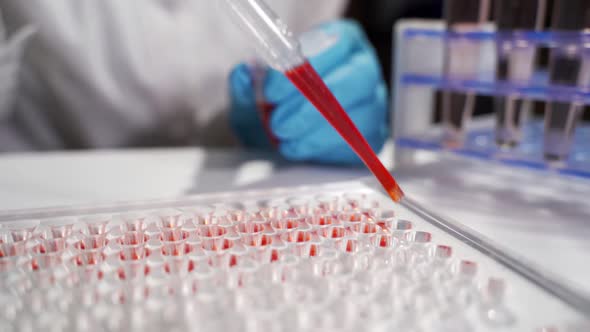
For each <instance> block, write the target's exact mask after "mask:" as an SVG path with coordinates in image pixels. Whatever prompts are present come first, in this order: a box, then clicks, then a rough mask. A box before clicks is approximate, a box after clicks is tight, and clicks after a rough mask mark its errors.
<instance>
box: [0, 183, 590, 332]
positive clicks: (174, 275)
mask: <svg viewBox="0 0 590 332" xmlns="http://www.w3.org/2000/svg"><path fill="white" fill-rule="evenodd" d="M589 303H590V302H589V301H588V299H586V298H584V297H583V296H581V295H579V294H578V293H576V291H575V290H571V289H569V288H568V287H567V285H565V284H562V283H560V282H559V280H556V279H554V278H552V277H551V276H550V274H548V273H546V272H542V271H538V270H535V269H534V267H531V266H528V265H527V264H525V263H523V262H522V261H520V260H518V259H517V258H514V257H513V256H511V255H509V254H507V253H505V252H503V251H502V250H501V249H500V248H498V247H496V246H495V245H494V244H493V242H492V241H488V240H487V239H485V238H482V237H480V236H478V235H477V234H475V233H473V232H472V231H470V230H469V229H468V228H466V227H464V226H462V225H460V224H457V223H454V222H450V221H448V220H445V219H444V218H441V217H438V216H436V215H435V214H433V213H431V212H430V211H428V210H426V209H424V208H423V207H421V206H419V205H417V204H416V203H415V202H413V201H412V200H411V198H406V199H405V200H404V201H403V202H402V204H395V203H393V202H392V201H391V200H390V199H389V198H388V197H387V196H386V194H384V193H383V192H382V191H380V190H379V189H378V186H377V185H376V184H375V183H374V182H373V181H369V180H367V181H352V182H343V183H336V184H327V185H317V186H305V187H292V188H278V189H272V190H266V191H247V192H233V193H214V194H207V195H199V196H190V197H181V198H176V199H169V200H157V201H143V202H131V203H119V204H112V205H96V206H82V207H66V208H52V209H38V210H21V211H12V212H5V213H4V214H2V213H0V330H1V331H41V330H47V331H77V330H84V331H162V330H168V331H196V330H198V331H263V330H264V331H423V332H427V331H454V332H460V331H531V332H532V331H570V332H573V331H580V332H581V331H587V328H588V325H584V324H586V320H587V315H588V314H589V312H590V306H589Z"/></svg>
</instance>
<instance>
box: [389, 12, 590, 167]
mask: <svg viewBox="0 0 590 332" xmlns="http://www.w3.org/2000/svg"><path fill="white" fill-rule="evenodd" d="M394 29H395V32H394V48H395V49H394V51H395V52H394V62H395V65H394V68H395V72H394V75H393V82H394V83H393V86H394V90H393V92H392V98H393V99H392V104H393V116H392V121H393V123H392V127H393V135H394V138H395V142H396V147H397V148H398V149H399V150H408V151H409V150H431V151H442V152H451V153H453V154H458V155H462V156H469V157H475V158H479V159H484V160H489V161H495V162H499V163H502V164H506V165H509V166H514V167H526V168H533V169H541V170H547V171H552V172H557V173H559V174H567V175H573V176H580V177H586V178H588V177H590V145H589V142H590V124H588V123H585V122H583V121H582V122H581V123H578V125H577V126H576V128H575V133H574V134H573V139H572V142H573V143H572V147H571V152H570V153H569V156H568V157H567V158H566V159H565V160H562V161H560V162H555V161H551V160H547V158H545V156H544V146H543V144H544V142H543V140H544V135H545V128H544V127H545V125H544V121H543V120H539V119H537V120H535V119H534V118H533V117H531V118H530V119H529V120H527V121H525V123H524V124H523V127H522V139H521V141H520V143H519V144H517V145H516V146H513V147H509V148H507V147H503V146H499V145H498V144H496V140H495V130H496V128H495V127H494V121H492V119H491V118H488V119H485V120H481V119H480V120H474V121H471V123H470V124H468V125H467V127H466V128H465V133H464V136H465V139H464V141H463V144H461V145H459V146H457V145H450V144H446V142H445V133H444V128H443V127H444V124H443V125H441V124H440V123H439V124H436V123H434V120H433V119H434V114H433V113H434V110H435V94H436V92H437V91H451V92H461V93H474V94H476V95H482V96H484V95H487V96H494V97H496V96H518V98H521V99H523V100H531V101H543V102H564V103H571V104H577V105H588V104H590V87H589V86H584V85H575V83H574V84H573V85H557V84H551V83H550V78H549V76H550V75H549V73H548V72H547V71H542V70H536V71H534V72H532V73H531V74H530V79H528V80H524V81H523V80H518V81H516V80H510V79H507V80H497V79H496V67H497V56H496V54H497V49H496V48H497V47H499V46H498V45H502V46H500V47H504V46H507V47H509V48H511V49H512V50H516V51H519V52H521V53H523V54H526V53H531V52H534V50H538V49H540V48H548V49H551V50H558V51H561V52H566V53H568V54H573V55H574V56H577V57H578V58H579V59H581V63H582V65H581V68H578V69H577V70H579V71H580V75H586V73H588V72H589V71H588V69H589V68H587V67H588V65H589V59H590V43H589V42H590V34H588V33H583V32H541V31H520V32H514V33H498V32H496V31H495V29H494V27H493V25H488V26H487V27H485V28H483V29H481V30H480V31H472V32H464V33H461V32H448V31H447V30H446V27H445V23H444V22H443V21H439V20H402V21H400V22H399V23H398V24H397V25H396V26H395V28H394ZM449 42H455V43H464V44H468V45H471V49H477V50H479V52H478V53H475V54H478V56H477V58H475V59H464V61H465V64H464V66H468V67H469V66H470V67H471V68H469V69H468V70H467V72H469V75H466V76H453V75H448V74H445V73H446V72H447V71H445V59H444V57H445V47H446V44H447V43H449ZM471 55H473V54H471ZM516 70H518V68H516ZM398 155H399V154H398ZM398 163H403V161H402V160H398Z"/></svg>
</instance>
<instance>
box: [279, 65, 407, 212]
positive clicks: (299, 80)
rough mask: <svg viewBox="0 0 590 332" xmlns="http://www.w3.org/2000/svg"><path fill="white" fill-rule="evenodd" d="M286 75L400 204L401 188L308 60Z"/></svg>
mask: <svg viewBox="0 0 590 332" xmlns="http://www.w3.org/2000/svg"><path fill="white" fill-rule="evenodd" d="M285 74H286V75H287V77H288V78H289V80H291V82H292V83H293V84H294V85H295V86H296V87H297V89H299V91H301V93H303V95H304V96H305V97H306V98H307V99H308V100H309V101H310V102H311V103H312V104H313V105H314V106H315V107H316V108H317V109H318V110H319V111H320V112H321V113H322V115H323V116H324V117H325V118H326V120H328V122H330V124H331V125H332V126H333V127H334V128H336V130H337V131H338V132H339V133H340V135H341V136H342V137H343V138H344V140H346V142H347V143H348V145H350V147H351V148H352V149H353V150H354V152H356V154H357V155H358V156H359V157H360V158H361V159H362V161H363V162H364V163H365V165H367V167H368V168H369V170H371V172H372V173H373V174H374V175H375V177H377V179H378V180H379V182H381V185H382V186H383V187H384V188H385V190H386V191H387V193H388V194H389V196H390V197H391V198H392V199H393V200H394V201H396V202H399V201H400V200H401V199H402V197H403V196H404V193H403V192H402V190H401V188H400V187H399V186H398V184H397V182H395V180H394V179H393V177H392V176H391V174H389V171H387V169H386V168H385V166H383V164H382V163H381V161H380V160H379V158H378V157H377V155H376V154H375V152H374V151H373V149H372V148H371V146H370V145H369V143H367V140H366V139H365V138H364V137H363V135H362V134H361V133H360V132H359V131H358V129H357V128H356V126H355V125H354V123H353V122H352V120H351V119H350V117H349V116H348V114H346V112H345V111H344V109H343V108H342V106H341V105H340V103H339V102H338V100H336V97H334V95H333V94H332V92H330V90H329V89H328V87H327V86H326V84H325V83H324V81H323V80H322V79H321V77H320V76H319V75H318V73H317V72H316V71H315V69H313V67H312V66H311V65H310V64H309V62H307V61H306V62H305V63H304V64H302V65H300V66H297V67H295V68H293V69H290V70H288V71H287V72H286V73H285Z"/></svg>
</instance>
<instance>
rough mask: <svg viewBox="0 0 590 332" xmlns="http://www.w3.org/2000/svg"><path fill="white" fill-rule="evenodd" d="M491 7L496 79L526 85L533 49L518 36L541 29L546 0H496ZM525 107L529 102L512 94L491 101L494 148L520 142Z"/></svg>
mask: <svg viewBox="0 0 590 332" xmlns="http://www.w3.org/2000/svg"><path fill="white" fill-rule="evenodd" d="M495 5H496V7H495V19H496V26H497V29H498V39H497V41H496V56H497V61H498V63H497V67H496V80H499V81H509V82H510V84H511V85H519V84H526V83H528V82H529V81H530V79H531V77H532V74H533V70H534V64H535V57H536V47H535V45H534V44H532V43H531V42H529V41H527V40H526V39H525V38H523V35H522V33H523V32H526V31H531V30H541V29H542V28H543V21H544V18H545V11H546V0H497V1H496V3H495ZM528 108H530V101H529V100H523V99H522V98H520V97H519V96H518V95H517V94H515V93H508V94H507V95H506V96H498V97H495V98H494V109H495V113H496V143H497V144H498V146H500V147H513V146H515V145H517V144H518V143H519V142H520V140H521V136H522V130H521V127H522V123H523V122H524V118H525V116H526V110H527V109H528Z"/></svg>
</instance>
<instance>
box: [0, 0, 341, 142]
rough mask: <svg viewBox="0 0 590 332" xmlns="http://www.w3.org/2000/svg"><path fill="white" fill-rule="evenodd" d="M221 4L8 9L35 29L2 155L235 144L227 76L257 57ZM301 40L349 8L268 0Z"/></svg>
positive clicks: (123, 0) (7, 14)
mask: <svg viewBox="0 0 590 332" xmlns="http://www.w3.org/2000/svg"><path fill="white" fill-rule="evenodd" d="M215 1H217V0H1V1H0V11H2V12H3V16H4V18H5V21H6V25H7V28H8V31H16V30H18V29H19V28H22V27H23V26H26V25H33V26H34V27H35V28H36V29H37V34H36V35H35V37H34V38H33V39H32V41H31V43H30V44H29V46H28V47H27V49H26V52H25V58H24V63H23V70H22V74H21V85H20V86H21V88H20V93H19V95H18V98H17V102H16V105H15V107H14V111H13V112H11V113H10V114H8V115H5V116H4V118H3V119H0V151H2V150H4V151H6V150H24V149H42V150H44V149H61V148H110V147H124V146H147V145H168V144H230V143H231V141H232V139H231V137H232V136H231V132H230V129H229V127H228V126H227V121H226V116H225V115H226V113H227V105H228V93H227V75H228V74H229V72H230V70H231V68H232V67H233V66H234V65H235V64H237V63H238V62H240V61H244V60H248V59H252V58H253V57H254V53H253V51H252V50H253V48H251V47H250V45H248V43H247V40H246V39H245V38H242V36H241V35H240V32H239V30H238V28H236V26H235V25H234V24H232V23H231V22H229V18H228V16H227V15H224V14H223V13H221V12H220V9H219V8H221V7H218V6H217V5H216V4H215ZM269 4H270V5H271V7H273V8H274V9H275V10H276V11H277V12H278V13H279V15H280V16H282V17H283V19H284V20H285V21H286V22H287V24H288V25H290V26H291V28H292V30H294V31H295V32H296V33H297V32H302V31H304V30H306V29H309V28H310V27H311V26H312V25H315V24H317V23H319V22H322V21H325V20H330V19H333V18H336V17H338V16H339V15H341V13H342V12H343V10H344V8H345V5H346V0H322V1H317V0H275V1H272V0H269Z"/></svg>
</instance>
